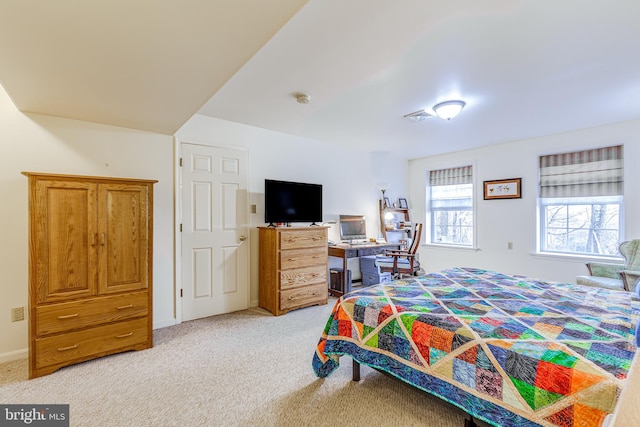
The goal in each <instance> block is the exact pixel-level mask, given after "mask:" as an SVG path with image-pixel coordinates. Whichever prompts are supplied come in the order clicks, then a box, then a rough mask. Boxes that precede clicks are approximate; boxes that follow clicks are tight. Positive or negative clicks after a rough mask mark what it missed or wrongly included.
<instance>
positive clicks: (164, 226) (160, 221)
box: [0, 87, 174, 362]
mask: <svg viewBox="0 0 640 427" xmlns="http://www.w3.org/2000/svg"><path fill="white" fill-rule="evenodd" d="M0 141H2V146H1V148H0V150H1V153H2V154H1V155H0V200H2V203H1V204H0V218H2V222H1V223H0V241H2V245H0V271H1V272H2V276H0V295H2V297H1V298H0V330H2V334H1V335H0V362H2V361H5V360H11V359H15V358H20V357H26V355H27V346H28V335H27V334H28V332H27V330H28V325H27V321H26V320H25V321H21V322H11V316H10V310H11V308H12V307H25V309H26V307H27V306H28V304H27V296H28V239H27V237H28V230H27V222H28V221H27V219H28V210H27V178H26V177H25V176H23V175H21V173H20V172H22V171H32V172H50V173H62V174H74V175H101V176H116V177H125V178H148V179H157V180H158V183H157V184H156V185H155V186H154V202H155V204H154V214H155V218H154V233H153V238H154V256H153V275H154V311H153V314H154V316H153V318H154V326H155V327H159V326H166V325H168V324H173V323H174V314H173V308H174V307H173V294H174V291H173V289H174V288H173V270H174V269H173V231H172V230H173V228H172V227H173V168H172V164H173V162H172V158H173V137H172V136H167V135H158V134H153V133H148V132H140V131H135V130H130V129H123V128H117V127H112V126H103V125H98V124H94V123H87V122H81V121H76V120H67V119H61V118H55V117H49V116H43V115H36V114H27V115H25V114H23V113H20V112H19V111H17V110H16V108H15V106H14V105H13V103H12V102H11V100H10V99H9V97H8V96H7V94H6V92H4V90H3V89H2V87H0ZM25 314H26V313H25Z"/></svg>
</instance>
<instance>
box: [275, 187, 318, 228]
mask: <svg viewBox="0 0 640 427" xmlns="http://www.w3.org/2000/svg"><path fill="white" fill-rule="evenodd" d="M264 221H265V222H266V223H269V224H270V225H275V223H277V222H310V223H316V222H322V185H321V184H308V183H304V182H290V181H276V180H273V179H265V180H264Z"/></svg>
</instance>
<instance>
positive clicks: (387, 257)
mask: <svg viewBox="0 0 640 427" xmlns="http://www.w3.org/2000/svg"><path fill="white" fill-rule="evenodd" d="M420 237H422V224H421V223H416V224H415V226H414V228H413V241H412V242H411V246H410V247H409V249H407V250H406V251H401V250H389V251H386V252H385V253H384V255H378V256H377V257H376V267H378V269H379V270H380V272H381V273H387V272H388V273H391V276H392V277H393V278H394V279H397V278H402V276H404V275H410V276H416V275H417V273H418V271H420V262H418V260H417V259H416V252H417V251H418V246H419V245H420Z"/></svg>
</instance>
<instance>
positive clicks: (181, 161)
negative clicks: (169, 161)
mask: <svg viewBox="0 0 640 427" xmlns="http://www.w3.org/2000/svg"><path fill="white" fill-rule="evenodd" d="M180 166H182V157H180Z"/></svg>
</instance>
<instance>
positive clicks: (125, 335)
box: [116, 332, 133, 338]
mask: <svg viewBox="0 0 640 427" xmlns="http://www.w3.org/2000/svg"><path fill="white" fill-rule="evenodd" d="M131 335H133V332H129V333H128V334H120V335H116V338H126V337H130V336H131Z"/></svg>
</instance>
